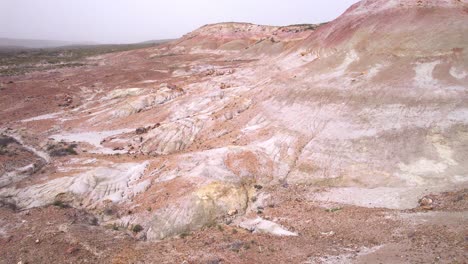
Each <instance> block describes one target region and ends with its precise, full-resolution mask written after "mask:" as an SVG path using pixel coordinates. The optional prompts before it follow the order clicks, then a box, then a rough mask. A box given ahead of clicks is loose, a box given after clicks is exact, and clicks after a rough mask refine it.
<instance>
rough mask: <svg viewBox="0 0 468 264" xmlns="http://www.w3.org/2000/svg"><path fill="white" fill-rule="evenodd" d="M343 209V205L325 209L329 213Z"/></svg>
mask: <svg viewBox="0 0 468 264" xmlns="http://www.w3.org/2000/svg"><path fill="white" fill-rule="evenodd" d="M342 209H343V208H341V207H334V208H329V209H327V210H325V211H327V212H328V213H334V212H338V211H340V210H342Z"/></svg>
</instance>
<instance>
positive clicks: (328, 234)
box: [320, 231, 335, 236]
mask: <svg viewBox="0 0 468 264" xmlns="http://www.w3.org/2000/svg"><path fill="white" fill-rule="evenodd" d="M320 234H321V235H322V236H333V235H334V234H335V232H334V231H330V232H320Z"/></svg>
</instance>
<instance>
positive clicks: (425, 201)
mask: <svg viewBox="0 0 468 264" xmlns="http://www.w3.org/2000/svg"><path fill="white" fill-rule="evenodd" d="M433 203H434V201H433V200H432V199H431V198H429V197H426V196H425V197H423V198H421V199H420V200H419V206H420V207H421V208H422V209H424V210H432V209H433V208H434V207H433Z"/></svg>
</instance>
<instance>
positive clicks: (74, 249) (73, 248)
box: [67, 247, 78, 254]
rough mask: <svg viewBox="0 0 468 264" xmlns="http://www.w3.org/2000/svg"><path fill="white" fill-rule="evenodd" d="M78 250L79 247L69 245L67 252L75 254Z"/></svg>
mask: <svg viewBox="0 0 468 264" xmlns="http://www.w3.org/2000/svg"><path fill="white" fill-rule="evenodd" d="M77 251H78V248H77V247H69V248H68V249H67V254H73V253H75V252H77Z"/></svg>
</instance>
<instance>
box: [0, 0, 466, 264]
mask: <svg viewBox="0 0 468 264" xmlns="http://www.w3.org/2000/svg"><path fill="white" fill-rule="evenodd" d="M467 10H468V9H467V3H466V1H456V0H454V1H448V0H438V1H435V0H432V1H429V0H428V1H423V0H421V1H410V0H407V1H403V0H402V1H381V0H366V1H361V2H359V3H357V4H355V5H354V6H352V7H350V8H349V9H348V10H347V11H346V13H345V14H343V15H342V16H340V17H339V18H337V19H336V20H334V21H332V22H330V23H327V24H324V25H320V26H314V25H297V26H289V27H269V26H257V25H251V24H240V23H225V24H216V25H208V26H205V27H202V28H200V29H198V30H196V31H194V32H192V33H189V34H187V35H185V36H184V37H182V38H181V39H180V40H177V41H173V42H171V43H169V44H164V45H160V46H157V47H154V48H148V49H142V50H136V51H128V52H121V53H113V54H108V55H104V56H99V57H92V58H89V59H88V61H87V63H88V66H84V67H80V68H75V69H61V70H59V71H48V72H36V73H31V74H28V75H24V76H16V77H8V78H7V77H0V81H1V82H2V83H4V84H3V86H4V87H5V88H4V89H3V90H2V91H1V93H0V102H1V104H2V106H3V107H2V109H1V113H2V114H1V116H0V124H1V127H2V137H1V138H0V147H1V151H2V152H1V155H0V158H1V160H2V164H6V165H5V166H2V169H1V171H0V172H1V173H2V175H1V176H0V186H1V187H0V188H1V189H0V201H1V204H2V205H4V207H5V208H2V210H1V212H0V215H2V217H3V218H2V220H1V221H2V222H1V223H2V228H0V235H1V236H0V238H1V240H0V244H1V245H2V247H0V248H4V249H3V250H4V252H1V253H2V255H5V256H7V258H5V259H6V263H11V262H14V261H16V262H18V261H20V260H23V261H26V260H29V261H34V262H38V261H37V260H38V258H36V259H35V258H34V257H33V255H34V254H38V255H39V256H42V257H43V258H41V259H40V261H39V262H41V261H43V262H44V261H46V260H53V259H54V258H57V259H61V258H62V257H63V255H60V254H62V252H61V253H60V254H58V255H57V256H53V255H50V253H47V252H48V250H47V248H50V247H53V246H52V245H53V244H57V243H58V244H60V246H58V247H64V248H65V249H64V250H63V254H65V255H64V256H65V257H64V258H65V259H66V258H67V257H66V256H68V257H69V258H70V259H72V261H71V262H73V261H78V262H79V261H80V259H81V260H83V259H96V261H97V260H100V261H101V262H102V261H104V262H115V263H128V262H135V261H145V260H146V261H147V262H154V259H155V258H156V259H160V260H161V261H163V262H164V261H165V262H167V263H173V262H174V261H176V262H177V261H179V262H182V261H188V262H193V263H203V262H205V263H206V262H208V263H219V262H226V263H231V262H232V263H246V262H264V263H270V262H271V261H272V260H275V261H278V260H280V262H286V261H289V262H291V261H292V262H293V263H341V262H350V261H354V262H362V263H375V262H376V261H383V262H386V263H391V262H392V263H395V261H396V262H400V261H401V260H402V258H403V259H404V261H406V262H408V263H414V262H417V261H421V262H428V261H434V260H441V261H442V262H444V263H450V262H455V263H463V262H464V261H466V256H465V254H464V245H465V246H466V239H465V236H466V230H464V227H465V226H466V223H467V219H466V211H467V209H468V197H467V194H466V188H467V186H468V183H467V180H468V176H467V174H468V165H467V164H468V163H467V160H468V147H467V145H468V129H467V126H468V109H467V108H468V105H467V102H468V95H467V90H468V55H467V50H466V49H467V48H468V47H467V43H468V35H467V34H466V32H468V23H467V22H468V12H467ZM3 162H4V163H3ZM423 197H425V198H424V199H421V198H423ZM54 206H55V207H54ZM7 208H13V209H7ZM59 208H62V209H59ZM429 209H432V210H434V212H430V213H422V212H426V211H427V210H429ZM46 215H49V216H50V217H53V218H56V219H57V221H52V220H51V219H50V217H49V218H47V217H46ZM90 218H92V219H94V220H93V221H91V224H90V221H89V219H90ZM70 219H75V220H70ZM22 221H26V222H22ZM41 221H42V223H44V224H45V223H46V222H47V223H49V222H50V223H51V224H50V225H46V226H45V227H43V228H42V229H41V230H39V231H38V228H39V226H40V223H41ZM69 221H72V222H71V224H70V222H69ZM75 222H76V224H75ZM36 225H37V226H36ZM76 225H79V227H80V228H81V229H80V230H82V231H80V232H78V231H76V227H77V226H76ZM96 225H98V226H96ZM369 227H371V228H369ZM57 228H58V229H57ZM106 228H107V229H106ZM108 229H111V230H108ZM435 229H437V230H440V231H439V232H434V230H435ZM57 230H58V231H57ZM83 230H84V231H83ZM93 230H94V231H93ZM28 232H29V233H30V234H29V235H30V238H31V239H32V240H33V243H32V245H29V244H28V243H29V240H31V239H28V238H25V239H20V238H19V237H17V235H15V234H16V233H19V234H24V233H28ZM56 232H59V233H57V234H56ZM192 232H193V233H192ZM226 232H229V233H228V234H226ZM93 233H99V234H101V236H103V237H101V239H100V240H99V241H96V242H90V241H93V240H92V239H93V235H92V234H93ZM264 233H266V234H264ZM51 234H53V235H52V237H54V238H51V237H50V236H51ZM190 234H192V235H190ZM177 236H178V237H182V238H183V239H177V238H175V237H177ZM187 236H188V237H189V238H188V240H187ZM36 237H41V238H38V239H39V242H35V241H36V240H35V239H36ZM43 238H44V239H45V240H44V239H43ZM114 239H115V240H117V241H121V242H122V243H121V244H120V245H119V244H112V248H109V249H108V250H106V249H103V248H102V245H105V243H106V241H108V240H114ZM136 240H138V241H140V242H136ZM141 241H146V242H141ZM154 241H162V242H160V243H157V244H154V243H155V242H154ZM184 241H185V242H184ZM247 241H250V242H247ZM252 241H253V242H252ZM34 243H36V244H38V245H37V247H34ZM50 243H53V244H50ZM317 244H320V245H321V246H317ZM155 245H159V246H158V247H159V249H158V250H156V251H152V252H151V253H148V252H146V251H145V250H144V249H148V248H152V247H154V246H155ZM304 245H309V246H304ZM422 245H426V246H422ZM437 245H439V246H437ZM124 246H125V247H126V248H127V249H126V250H125V251H123V252H122V253H116V252H117V251H119V250H118V249H122V248H123V247H124ZM20 247H25V248H34V250H29V251H28V250H26V251H19V250H18V249H19V248H20ZM175 248H177V250H176V249H175ZM206 248H209V249H210V251H211V252H213V253H208V251H207V250H205V249H206ZM5 249H8V251H5ZM75 249H76V250H75ZM113 249H116V250H115V251H116V252H113ZM403 249H405V250H406V249H408V251H404V250H403ZM439 249H440V250H439ZM0 250H1V249H0ZM109 250H110V251H109ZM32 252H33V253H32ZM429 252H430V253H429ZM35 260H36V261H35ZM210 261H215V262H210ZM216 261H218V262H216Z"/></svg>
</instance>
